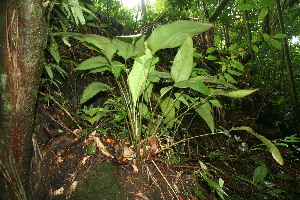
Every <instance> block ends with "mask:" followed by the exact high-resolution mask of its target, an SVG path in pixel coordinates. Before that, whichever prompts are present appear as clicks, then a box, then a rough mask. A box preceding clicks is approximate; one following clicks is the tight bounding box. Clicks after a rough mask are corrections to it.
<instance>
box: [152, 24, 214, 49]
mask: <svg viewBox="0 0 300 200" xmlns="http://www.w3.org/2000/svg"><path fill="white" fill-rule="evenodd" d="M211 27H212V25H211V24H203V23H199V22H193V21H185V20H178V21H176V22H173V23H169V24H165V25H162V26H160V27H158V28H156V29H154V31H153V32H152V33H151V35H150V37H149V38H148V40H147V44H148V47H149V49H150V50H151V51H152V54H154V53H155V52H156V51H158V50H160V49H165V48H175V47H179V46H180V45H181V44H182V43H183V42H184V41H185V40H186V38H187V37H188V36H189V37H194V36H195V35H197V34H199V33H202V32H204V31H207V30H208V29H209V28H211Z"/></svg>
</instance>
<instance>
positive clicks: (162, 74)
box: [148, 70, 171, 82]
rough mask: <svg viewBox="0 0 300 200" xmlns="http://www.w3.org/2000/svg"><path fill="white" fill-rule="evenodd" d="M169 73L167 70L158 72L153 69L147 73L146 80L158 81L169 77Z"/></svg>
mask: <svg viewBox="0 0 300 200" xmlns="http://www.w3.org/2000/svg"><path fill="white" fill-rule="evenodd" d="M170 77H171V76H170V74H169V73H167V72H159V71H156V70H153V71H151V72H150V73H149V76H148V80H149V81H151V82H158V81H159V80H160V79H161V78H170Z"/></svg>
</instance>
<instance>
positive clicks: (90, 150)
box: [87, 145, 96, 155]
mask: <svg viewBox="0 0 300 200" xmlns="http://www.w3.org/2000/svg"><path fill="white" fill-rule="evenodd" d="M87 153H88V154H89V155H94V154H95V153H96V149H95V147H94V146H93V145H88V146H87Z"/></svg>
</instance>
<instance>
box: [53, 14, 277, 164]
mask: <svg viewBox="0 0 300 200" xmlns="http://www.w3.org/2000/svg"><path fill="white" fill-rule="evenodd" d="M211 26H212V25H211V24H203V23H199V22H193V21H185V20H179V21H175V22H173V23H169V24H165V25H162V26H160V27H158V28H156V29H154V31H153V32H152V33H151V34H150V36H149V37H148V38H147V39H146V37H145V36H144V35H132V36H118V37H115V38H113V39H110V38H107V37H103V36H100V35H94V34H80V33H70V32H61V33H54V34H53V36H54V35H60V36H63V37H73V38H75V39H77V40H80V41H81V42H82V43H83V44H84V45H86V46H87V47H88V48H90V49H92V50H93V51H96V52H98V53H99V54H100V55H99V56H95V57H92V58H89V59H87V60H85V61H83V62H82V63H80V64H79V65H78V66H77V67H76V68H75V69H74V70H76V71H79V70H89V73H101V72H103V71H110V72H111V73H112V75H113V76H114V78H115V80H116V85H117V91H118V92H116V90H115V89H114V88H111V87H110V86H109V85H107V84H104V83H102V82H93V83H91V84H89V85H88V86H87V87H86V88H85V90H84V91H83V94H82V97H81V99H80V104H83V105H85V104H87V102H88V101H89V100H90V99H91V98H93V97H94V96H95V95H97V94H98V93H100V92H103V91H111V93H113V94H114V95H113V96H112V97H111V98H110V99H109V100H108V101H111V102H115V103H116V102H118V103H121V105H122V106H121V107H119V108H117V106H114V107H115V108H117V110H114V109H110V106H111V105H112V104H110V106H108V104H109V103H108V104H106V105H105V106H104V107H103V108H93V107H86V106H85V107H84V108H83V109H81V110H79V112H80V113H81V114H82V116H83V117H84V118H85V119H86V121H88V122H89V123H90V125H92V126H93V125H94V124H95V123H96V122H98V121H99V120H100V118H102V117H103V116H107V115H110V114H111V113H114V115H115V116H116V115H118V116H119V118H120V120H119V121H122V122H124V123H123V124H124V126H125V127H126V130H127V131H124V132H126V133H127V134H128V135H127V136H128V137H129V138H130V140H131V142H132V144H133V146H134V149H135V151H136V155H137V156H138V157H139V156H140V155H141V156H142V157H143V158H145V157H146V156H147V155H148V154H147V153H145V152H147V151H145V149H142V148H143V147H145V146H147V145H148V143H152V147H153V148H154V149H155V151H158V149H157V143H160V145H161V149H168V148H170V147H171V146H174V145H176V144H178V142H176V143H174V137H175V135H176V134H177V133H178V130H179V129H180V125H182V120H183V118H184V117H185V116H187V115H188V113H190V112H195V113H197V114H198V115H199V116H200V117H201V118H202V119H203V120H204V121H205V122H206V124H207V125H208V127H209V129H210V131H211V133H214V134H216V133H215V125H214V119H213V115H212V107H213V106H215V107H222V105H221V103H220V102H219V101H218V99H217V97H218V96H227V97H231V98H240V97H244V96H247V95H249V94H251V93H253V92H255V91H256V90H255V89H248V90H239V89H237V88H236V87H235V86H234V85H233V84H234V83H235V81H233V80H234V79H233V77H232V76H231V75H234V74H236V75H241V74H240V73H238V71H239V70H242V69H243V68H242V65H241V63H239V62H238V61H236V60H230V62H225V60H224V62H221V63H220V64H221V65H222V74H218V75H215V76H211V75H209V74H208V73H207V74H205V75H203V74H201V73H200V74H199V73H197V71H199V69H198V68H195V63H194V62H193V61H194V56H199V54H197V53H196V52H195V49H194V48H193V39H192V38H193V37H194V36H196V35H197V34H199V33H201V32H204V31H206V30H208V29H209V28H211ZM166 48H177V53H176V55H175V57H174V59H173V61H172V66H170V67H169V69H167V70H164V71H158V70H157V68H158V67H157V66H156V65H157V64H158V63H159V60H160V59H163V58H159V57H157V56H156V53H157V52H158V51H159V50H162V49H166ZM210 51H213V50H210ZM210 53H211V52H210ZM116 54H117V55H118V57H121V58H122V59H118V60H115V59H114V58H115V57H116V56H115V55H116ZM120 60H123V61H120ZM131 63H133V64H131ZM226 63H227V64H226ZM160 69H161V67H160ZM232 72H236V73H232ZM230 74H231V75H230ZM157 85H160V87H159V90H160V92H159V94H157V92H154V88H155V90H157V87H155V86H157ZM118 94H119V95H118ZM118 109H119V110H118ZM124 109H125V112H124ZM116 113H117V114H116ZM116 124H118V123H116ZM233 130H246V131H248V132H249V133H251V134H254V135H255V136H257V137H258V138H259V139H261V140H262V141H263V142H264V143H265V144H267V146H268V147H269V148H272V150H271V151H272V153H273V156H274V155H275V156H274V158H276V159H277V161H278V162H281V160H280V158H279V157H280V154H279V152H278V151H276V147H275V148H273V146H272V145H273V144H272V143H269V141H268V140H267V139H265V138H264V137H263V136H260V135H258V134H256V133H254V132H253V130H252V129H250V128H248V127H241V128H237V129H233ZM120 131H123V130H120ZM196 137H197V136H196ZM157 138H159V141H158V140H157ZM187 139H188V138H184V139H183V140H182V141H185V140H187ZM156 140H157V141H156ZM170 140H171V141H170ZM150 141H152V142H150ZM153 141H154V142H153ZM161 141H168V142H166V143H167V144H162V142H161ZM152 150H153V149H152ZM140 151H141V152H140ZM149 151H150V152H151V150H149V149H148V153H149ZM153 151H154V150H153ZM153 151H152V153H151V154H155V152H154V153H153ZM160 151H161V150H160ZM160 151H159V152H160ZM278 154H279V155H278ZM148 157H149V155H148Z"/></svg>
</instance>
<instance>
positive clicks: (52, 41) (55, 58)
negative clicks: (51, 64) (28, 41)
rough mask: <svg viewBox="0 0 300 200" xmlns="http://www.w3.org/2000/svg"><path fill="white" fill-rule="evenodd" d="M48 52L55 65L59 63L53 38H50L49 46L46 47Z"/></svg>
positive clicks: (58, 55)
mask: <svg viewBox="0 0 300 200" xmlns="http://www.w3.org/2000/svg"><path fill="white" fill-rule="evenodd" d="M47 47H48V48H47V49H48V51H49V52H50V54H51V56H52V57H53V58H54V60H55V61H56V63H57V64H59V62H60V54H59V51H58V45H57V43H56V41H55V39H54V37H50V44H49V45H48V46H47Z"/></svg>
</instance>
